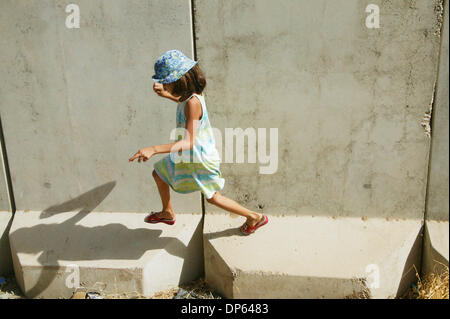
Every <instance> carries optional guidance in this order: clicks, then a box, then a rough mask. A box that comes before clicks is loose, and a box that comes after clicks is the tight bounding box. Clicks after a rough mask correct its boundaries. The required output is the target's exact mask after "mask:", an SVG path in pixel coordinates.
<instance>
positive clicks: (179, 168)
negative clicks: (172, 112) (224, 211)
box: [153, 93, 225, 199]
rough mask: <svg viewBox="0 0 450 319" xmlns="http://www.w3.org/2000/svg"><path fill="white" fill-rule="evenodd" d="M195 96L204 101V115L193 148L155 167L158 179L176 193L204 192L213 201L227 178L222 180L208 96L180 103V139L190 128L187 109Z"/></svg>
mask: <svg viewBox="0 0 450 319" xmlns="http://www.w3.org/2000/svg"><path fill="white" fill-rule="evenodd" d="M194 95H195V96H197V97H198V99H199V100H200V102H201V105H202V113H203V114H202V117H201V119H200V120H199V123H198V127H197V133H196V136H195V139H194V147H193V149H192V150H183V151H180V152H172V153H169V154H168V155H166V156H165V157H163V158H162V159H160V160H159V161H157V162H156V163H155V164H154V165H153V167H154V169H155V171H156V173H157V174H158V176H159V177H161V179H162V180H163V181H164V182H166V183H167V184H168V185H169V186H170V187H171V188H172V189H173V190H174V191H176V192H178V193H191V192H195V191H201V192H202V193H203V194H204V195H205V196H206V198H208V199H210V198H212V197H213V195H214V193H215V192H216V191H218V190H221V189H223V186H224V184H225V179H224V178H222V173H221V171H220V156H219V152H218V151H217V149H216V144H215V140H214V134H213V130H212V128H211V124H210V122H209V116H208V111H207V110H206V103H205V98H204V96H202V95H199V94H196V93H194V94H192V95H191V96H190V97H189V98H187V99H186V101H183V102H180V103H178V106H177V113H176V123H177V129H176V135H177V137H176V140H177V141H179V140H181V139H183V138H184V132H185V128H186V117H185V115H184V108H185V106H186V103H187V101H188V100H189V99H191V98H192V97H193V96H194ZM180 153H181V155H180Z"/></svg>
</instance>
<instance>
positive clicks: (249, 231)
mask: <svg viewBox="0 0 450 319" xmlns="http://www.w3.org/2000/svg"><path fill="white" fill-rule="evenodd" d="M268 222H269V217H267V216H266V215H263V218H262V220H260V221H259V222H258V223H256V225H255V226H253V227H251V226H249V225H248V224H247V222H245V223H244V224H243V225H242V226H241V227H240V230H241V233H242V234H244V235H250V234H252V233H254V232H255V231H256V230H257V229H258V228H259V227H261V226H264V225H265V224H267V223H268Z"/></svg>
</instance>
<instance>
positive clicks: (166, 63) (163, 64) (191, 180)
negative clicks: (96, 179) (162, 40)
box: [129, 50, 269, 235]
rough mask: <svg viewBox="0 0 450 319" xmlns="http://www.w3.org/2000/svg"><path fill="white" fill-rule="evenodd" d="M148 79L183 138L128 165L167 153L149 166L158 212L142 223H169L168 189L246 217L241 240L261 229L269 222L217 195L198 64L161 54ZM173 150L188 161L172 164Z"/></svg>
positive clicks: (218, 180)
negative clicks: (173, 106) (170, 108)
mask: <svg viewBox="0 0 450 319" xmlns="http://www.w3.org/2000/svg"><path fill="white" fill-rule="evenodd" d="M152 79H153V81H154V82H156V83H154V85H153V90H154V91H155V93H156V94H158V95H159V96H161V97H164V98H168V99H170V100H172V101H174V102H177V114H176V120H177V128H183V129H184V130H185V136H184V138H181V137H179V138H178V139H177V140H176V141H175V142H173V143H170V144H162V145H155V146H150V147H146V148H142V149H140V150H139V151H138V152H137V153H136V154H134V155H133V156H132V157H131V158H130V159H129V161H130V162H132V161H134V160H135V159H136V158H138V162H139V163H140V162H141V160H142V161H143V162H146V161H148V160H149V159H150V158H151V157H152V156H153V155H155V154H163V153H169V155H167V156H165V157H164V158H162V159H161V160H159V161H158V162H156V163H155V164H154V165H153V167H154V170H153V178H154V179H155V182H156V185H157V186H158V190H159V194H160V196H161V201H162V210H161V211H160V212H151V213H150V214H149V215H148V216H147V217H146V218H145V221H146V222H148V223H160V222H162V223H166V224H169V225H173V224H174V223H175V212H174V210H173V207H172V203H171V201H170V188H169V186H170V187H171V188H172V189H173V190H174V191H176V192H179V193H190V192H194V191H201V192H202V193H203V194H204V195H205V197H206V200H207V201H208V202H209V203H211V204H214V205H216V206H218V207H220V208H222V209H225V210H227V211H229V212H232V213H235V214H238V215H241V216H244V217H246V218H247V220H246V222H245V223H244V224H243V225H242V226H241V227H240V230H241V232H242V233H243V234H244V235H249V234H251V233H253V232H255V230H256V229H258V228H259V227H261V226H263V225H265V224H267V223H268V221H269V220H268V217H267V216H266V215H262V214H259V213H257V212H254V211H251V210H248V209H246V208H244V207H242V206H241V205H239V204H238V203H236V202H235V201H234V200H232V199H229V198H227V197H225V196H223V195H222V194H220V193H219V190H221V189H222V188H223V186H224V183H225V180H224V179H223V178H222V173H221V171H220V156H219V154H218V151H217V149H216V147H215V141H214V135H213V133H212V128H211V125H210V122H209V116H208V111H207V110H206V103H205V98H204V96H203V94H202V92H203V90H204V88H205V86H206V79H205V76H204V74H203V72H202V71H201V69H200V68H199V66H198V61H193V60H191V59H189V58H188V57H186V56H185V55H184V54H183V53H182V52H180V51H178V50H170V51H167V52H166V53H164V54H163V55H161V56H160V57H159V58H158V59H157V61H156V63H155V75H153V76H152ZM179 150H185V152H182V153H183V154H186V151H187V153H188V155H189V160H188V161H181V162H180V161H179V160H174V154H176V153H178V151H179Z"/></svg>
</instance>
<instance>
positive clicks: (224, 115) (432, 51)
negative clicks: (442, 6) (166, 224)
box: [195, 0, 439, 219]
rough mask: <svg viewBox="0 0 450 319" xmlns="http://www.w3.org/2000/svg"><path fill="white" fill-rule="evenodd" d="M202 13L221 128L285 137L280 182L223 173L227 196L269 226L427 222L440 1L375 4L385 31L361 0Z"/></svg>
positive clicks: (244, 169)
mask: <svg viewBox="0 0 450 319" xmlns="http://www.w3.org/2000/svg"><path fill="white" fill-rule="evenodd" d="M195 3H196V11H195V12H196V16H195V21H196V23H195V26H196V37H198V40H197V42H196V47H197V54H198V56H199V58H200V63H201V66H202V67H203V68H204V69H205V70H206V73H207V79H208V80H209V81H210V82H209V88H208V91H207V98H206V99H207V103H208V107H209V111H210V114H211V118H212V125H213V126H215V127H218V128H219V129H220V130H221V131H223V130H224V128H226V127H230V128H242V129H246V128H249V127H252V128H266V132H267V133H268V132H269V128H278V170H277V171H276V172H275V173H274V174H267V175H264V174H260V173H259V167H260V166H267V164H263V163H258V162H257V163H256V164H253V163H245V164H235V163H234V164H228V163H224V164H223V165H222V167H223V173H224V176H225V177H226V180H227V184H226V187H225V189H224V194H225V195H228V196H230V197H232V198H236V199H237V200H239V201H240V202H243V203H244V204H245V205H246V206H247V207H249V209H252V210H258V211H260V212H267V213H270V214H290V215H294V214H300V215H316V216H317V215H325V216H352V217H353V216H367V217H388V216H389V217H391V218H417V219H421V218H423V212H424V205H425V193H426V192H425V190H426V181H427V156H428V150H429V146H430V138H429V137H427V135H426V134H425V130H424V128H423V127H422V125H421V122H422V121H423V118H424V116H425V113H426V112H427V111H428V110H429V107H430V102H431V98H432V92H433V85H434V81H435V75H436V70H437V58H438V49H439V38H438V37H437V36H435V35H434V32H435V29H436V24H437V14H436V12H435V10H434V9H435V6H434V4H435V3H434V1H414V3H412V2H411V3H410V2H409V1H390V2H387V1H386V2H376V4H378V5H379V8H380V28H379V29H369V28H367V27H366V25H365V21H366V17H367V16H368V15H369V14H368V13H366V12H365V9H366V6H367V4H368V3H367V1H362V0H352V1H349V0H339V1H327V0H320V1H270V0H258V1H238V0H234V1H209V0H199V1H196V2H195ZM211 30H213V31H214V32H212V31H211ZM267 140H268V137H267ZM207 210H208V211H214V210H215V208H214V207H213V206H211V205H209V204H208V205H207Z"/></svg>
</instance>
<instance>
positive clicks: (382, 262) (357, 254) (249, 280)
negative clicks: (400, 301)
mask: <svg viewBox="0 0 450 319" xmlns="http://www.w3.org/2000/svg"><path fill="white" fill-rule="evenodd" d="M243 222H244V219H242V218H232V217H230V216H229V215H226V214H217V215H216V214H214V215H212V214H207V215H206V218H205V226H204V237H203V239H204V247H205V274H206V281H207V282H208V283H209V284H210V285H211V286H212V287H213V288H214V289H217V290H218V291H219V292H220V293H222V294H223V295H224V296H226V297H227V298H361V297H363V296H366V297H369V298H393V297H395V296H397V295H399V294H401V293H403V292H404V291H405V289H407V288H408V287H409V286H410V284H411V282H412V281H413V280H414V278H415V271H414V269H413V265H415V266H416V268H420V250H421V238H420V231H421V228H422V222H421V221H420V220H386V219H367V220H362V219H360V218H342V217H338V218H336V219H333V218H328V217H312V216H286V217H275V216H270V215H269V223H268V224H266V225H265V226H263V227H261V228H260V229H258V230H257V231H256V232H255V233H254V234H252V235H250V236H242V235H240V233H239V229H238V227H239V226H240V225H242V224H243Z"/></svg>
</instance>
